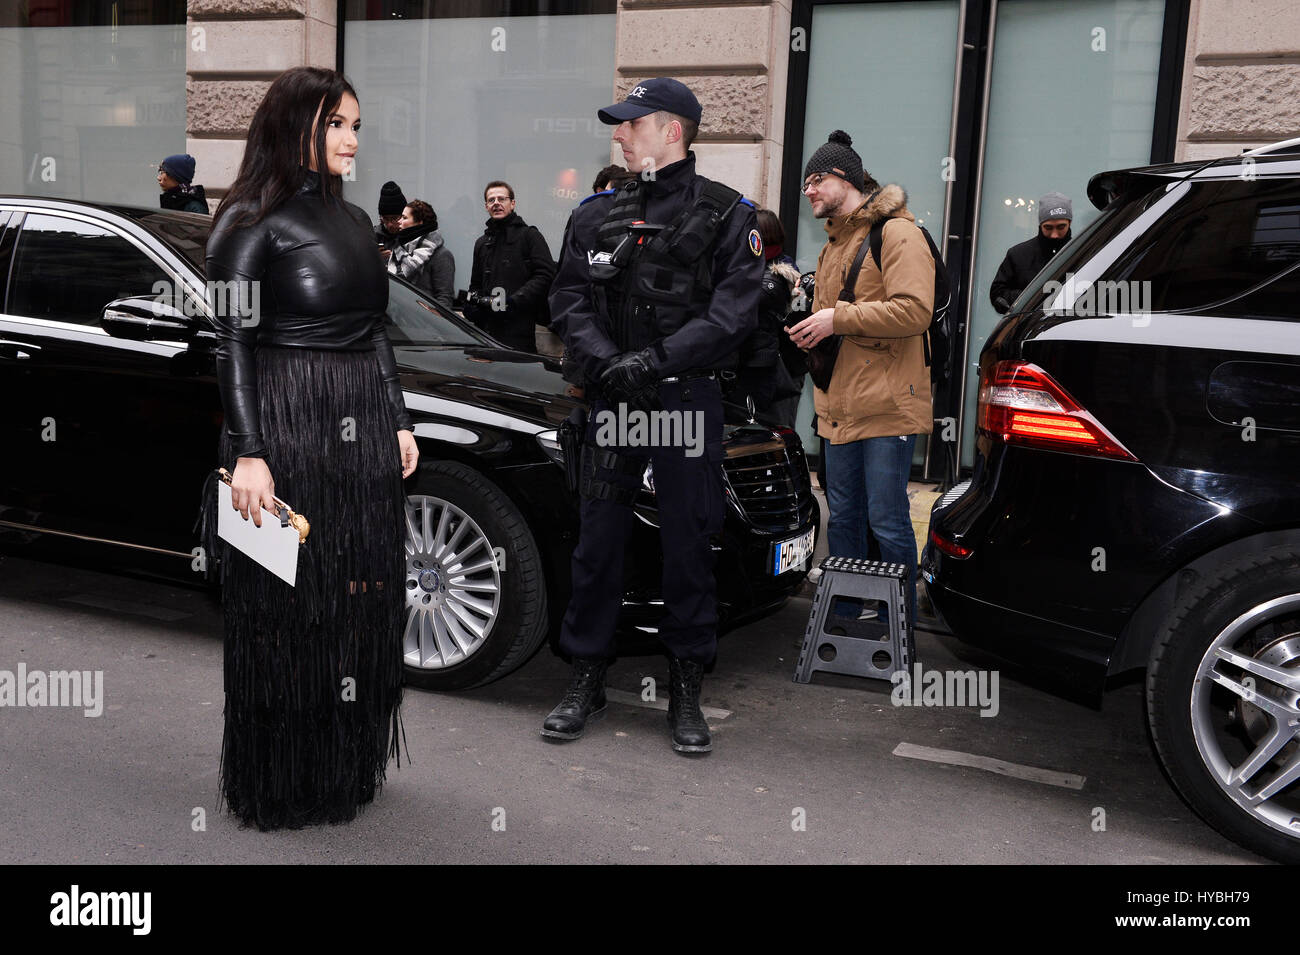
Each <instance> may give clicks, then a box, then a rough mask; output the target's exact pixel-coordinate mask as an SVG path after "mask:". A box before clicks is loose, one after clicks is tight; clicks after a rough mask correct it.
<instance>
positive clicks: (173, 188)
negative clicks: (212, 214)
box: [158, 153, 208, 215]
mask: <svg viewBox="0 0 1300 955" xmlns="http://www.w3.org/2000/svg"><path fill="white" fill-rule="evenodd" d="M193 181H194V157H193V156H191V155H190V154H189V153H177V154H176V155H175V156H168V157H167V158H166V159H164V160H163V161H162V162H160V163H159V164H158V188H159V189H161V190H162V195H160V196H159V197H158V205H159V206H160V207H161V208H163V209H179V210H180V211H181V212H197V213H199V214H201V215H207V214H208V197H207V196H206V195H205V194H204V192H203V187H202V186H195V185H192V183H193Z"/></svg>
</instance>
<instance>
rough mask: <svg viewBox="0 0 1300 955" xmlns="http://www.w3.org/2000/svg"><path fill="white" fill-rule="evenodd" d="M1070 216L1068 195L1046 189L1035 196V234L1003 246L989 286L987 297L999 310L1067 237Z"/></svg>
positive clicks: (1001, 311)
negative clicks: (1000, 262)
mask: <svg viewBox="0 0 1300 955" xmlns="http://www.w3.org/2000/svg"><path fill="white" fill-rule="evenodd" d="M1073 220H1074V204H1073V203H1071V202H1070V199H1069V197H1068V196H1063V195H1061V193H1059V192H1049V193H1048V194H1047V195H1045V196H1043V198H1041V199H1039V200H1038V234H1037V235H1036V236H1034V237H1033V238H1032V239H1027V240H1025V241H1024V242H1021V243H1020V244H1018V245H1013V246H1012V247H1011V248H1009V249H1007V255H1006V258H1004V259H1003V260H1002V264H1001V265H1000V266H998V274H997V275H995V276H993V284H992V285H990V286H989V301H990V302H992V303H993V307H994V308H996V309H997V310H998V313H999V314H1005V313H1006V312H1008V311H1010V310H1011V303H1012V302H1014V301H1015V300H1016V299H1018V298H1019V297H1020V293H1021V292H1023V291H1024V290H1025V287H1026V286H1027V285H1029V283H1030V281H1031V280H1032V279H1033V277H1034V276H1035V275H1037V274H1038V273H1039V272H1040V271H1042V268H1043V266H1044V265H1046V264H1047V262H1048V260H1049V259H1051V257H1052V256H1054V255H1056V253H1057V252H1059V251H1061V246H1063V245H1065V243H1067V242H1069V241H1070V223H1071V222H1072V221H1073Z"/></svg>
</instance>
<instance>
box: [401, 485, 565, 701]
mask: <svg viewBox="0 0 1300 955" xmlns="http://www.w3.org/2000/svg"><path fill="white" fill-rule="evenodd" d="M417 474H418V477H417V480H416V484H415V488H416V490H415V493H413V494H410V495H408V496H407V498H406V626H405V629H404V631H403V634H402V653H403V662H404V664H405V672H406V682H407V683H409V684H411V685H413V686H418V687H422V688H424V689H431V690H458V689H466V688H468V687H473V686H481V685H483V684H484V683H490V682H492V681H493V680H496V679H499V678H500V677H503V676H505V675H506V674H507V673H509V672H510V671H511V670H514V669H516V668H517V667H519V666H521V665H522V664H523V663H524V661H526V660H527V659H528V658H529V657H530V656H531V655H532V654H533V652H534V651H535V650H536V649H537V648H538V647H539V646H540V645H541V643H542V641H543V640H545V638H546V631H547V613H546V586H545V581H544V579H543V576H542V568H541V556H540V554H539V553H538V550H537V544H536V542H535V541H534V540H533V535H532V533H531V532H530V531H529V530H528V525H527V524H526V523H524V519H523V516H522V515H521V514H520V513H519V510H518V508H516V507H515V505H514V503H513V502H512V501H511V500H510V498H509V497H508V496H507V495H506V494H505V492H504V491H502V490H501V489H500V488H499V487H497V486H496V485H495V484H493V483H492V482H491V481H489V480H488V479H487V478H486V477H485V476H484V475H483V474H481V473H479V472H478V471H475V470H474V469H472V468H470V467H467V466H465V465H463V464H460V463H458V462H454V461H433V462H431V463H429V464H428V465H422V466H421V467H420V469H419V471H418V472H417Z"/></svg>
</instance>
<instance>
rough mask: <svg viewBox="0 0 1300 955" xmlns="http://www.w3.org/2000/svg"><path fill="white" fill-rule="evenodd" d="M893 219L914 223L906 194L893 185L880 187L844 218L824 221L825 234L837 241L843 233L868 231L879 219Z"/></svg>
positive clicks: (899, 187) (832, 217)
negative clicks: (860, 230) (859, 230)
mask: <svg viewBox="0 0 1300 955" xmlns="http://www.w3.org/2000/svg"><path fill="white" fill-rule="evenodd" d="M891 216H892V217H895V218H901V219H907V220H909V221H915V217H914V216H913V215H912V213H911V212H909V211H908V208H907V192H906V191H905V190H904V189H903V187H902V186H899V185H896V184H894V183H892V182H891V183H889V184H888V185H885V186H881V187H880V189H878V190H877V191H876V192H875V194H874V195H868V196H867V201H866V202H864V203H863V204H862V205H860V206H858V208H856V209H854V210H853V211H852V212H850V213H849V214H848V215H846V216H831V217H830V218H829V219H827V220H826V234H827V235H829V236H831V237H832V238H835V239H838V238H839V237H840V236H841V235H842V234H844V233H845V232H855V231H857V230H858V229H870V228H871V227H872V226H873V225H875V224H876V223H877V222H879V221H880V220H881V219H885V218H888V217H891Z"/></svg>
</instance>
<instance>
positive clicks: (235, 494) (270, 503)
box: [230, 458, 276, 527]
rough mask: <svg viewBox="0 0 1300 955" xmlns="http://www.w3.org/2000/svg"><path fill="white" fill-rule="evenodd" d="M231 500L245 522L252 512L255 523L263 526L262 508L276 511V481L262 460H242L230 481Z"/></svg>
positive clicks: (237, 463)
mask: <svg viewBox="0 0 1300 955" xmlns="http://www.w3.org/2000/svg"><path fill="white" fill-rule="evenodd" d="M230 499H231V501H232V502H233V503H234V505H235V510H237V511H238V512H239V513H240V515H241V516H242V517H243V518H244V520H248V515H249V513H250V512H251V513H252V515H253V523H254V524H256V525H257V526H258V527H261V526H262V508H264V507H265V508H266V509H267V510H269V511H272V512H274V511H275V507H276V505H275V481H273V480H271V469H270V468H268V467H267V466H266V462H265V461H264V460H262V459H261V458H240V459H239V460H238V461H237V462H235V473H234V475H233V476H232V477H231V481H230Z"/></svg>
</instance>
